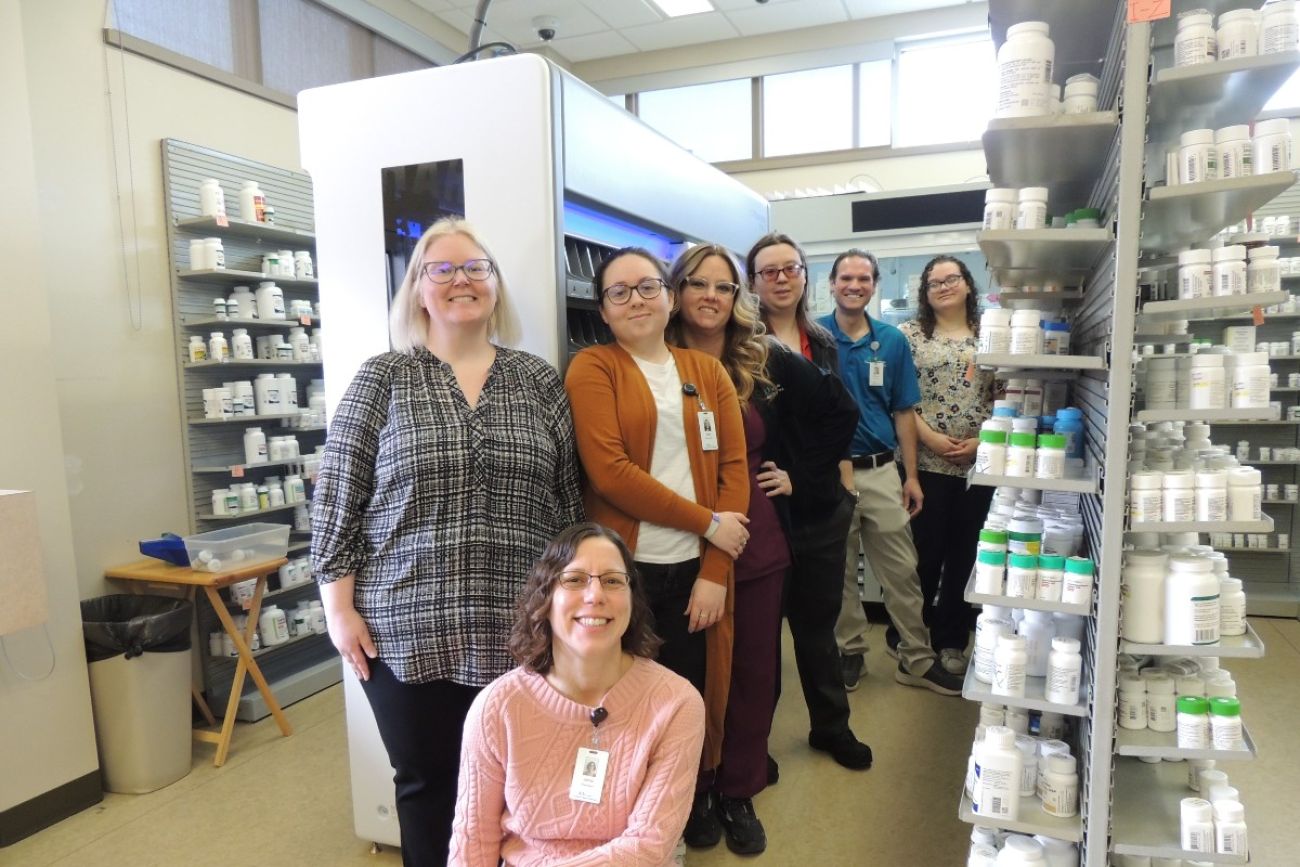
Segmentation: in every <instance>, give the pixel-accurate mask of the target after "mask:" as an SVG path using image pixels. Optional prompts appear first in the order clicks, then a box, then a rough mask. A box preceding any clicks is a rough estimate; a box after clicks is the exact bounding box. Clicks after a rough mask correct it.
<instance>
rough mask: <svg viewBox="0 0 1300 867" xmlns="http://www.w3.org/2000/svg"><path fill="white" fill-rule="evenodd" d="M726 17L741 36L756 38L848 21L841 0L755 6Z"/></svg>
mask: <svg viewBox="0 0 1300 867" xmlns="http://www.w3.org/2000/svg"><path fill="white" fill-rule="evenodd" d="M726 16H727V19H728V20H730V21H731V23H732V24H733V25H735V27H736V29H737V30H739V31H740V34H741V35H742V36H758V35H760V34H763V33H775V32H777V31H780V30H797V29H799V28H800V27H816V26H818V25H819V24H835V23H838V22H841V21H847V20H849V16H848V13H846V12H845V11H844V4H843V3H842V2H840V0H803V2H800V3H783V4H780V5H776V4H766V5H762V6H760V5H758V4H756V3H755V4H752V5H751V6H749V7H747V8H745V9H738V10H736V11H735V12H728V13H726Z"/></svg>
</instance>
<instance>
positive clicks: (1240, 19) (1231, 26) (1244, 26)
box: [1214, 9, 1259, 60]
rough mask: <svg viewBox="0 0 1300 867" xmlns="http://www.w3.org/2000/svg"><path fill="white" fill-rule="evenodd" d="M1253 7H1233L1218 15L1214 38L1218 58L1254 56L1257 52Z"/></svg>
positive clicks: (1257, 32) (1255, 22) (1257, 38)
mask: <svg viewBox="0 0 1300 867" xmlns="http://www.w3.org/2000/svg"><path fill="white" fill-rule="evenodd" d="M1258 14H1259V13H1258V12H1256V11H1255V10H1254V9H1233V10H1231V11H1229V12H1224V13H1223V14H1222V15H1220V16H1219V28H1218V30H1216V31H1215V34H1214V38H1215V41H1216V42H1218V44H1219V59H1220V60H1231V59H1232V58H1234V57H1254V56H1255V55H1257V54H1259V30H1258V23H1257V20H1256V17H1255V16H1257V15H1258Z"/></svg>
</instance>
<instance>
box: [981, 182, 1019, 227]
mask: <svg viewBox="0 0 1300 867" xmlns="http://www.w3.org/2000/svg"><path fill="white" fill-rule="evenodd" d="M1017 198H1018V194H1017V192H1016V190H1014V189H1007V188H1005V187H993V188H992V189H989V190H985V191H984V228H985V229H989V230H1001V229H1010V228H1012V227H1014V226H1015V224H1016V201H1017Z"/></svg>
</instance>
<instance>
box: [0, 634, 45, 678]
mask: <svg viewBox="0 0 1300 867" xmlns="http://www.w3.org/2000/svg"><path fill="white" fill-rule="evenodd" d="M41 635H43V636H45V647H46V649H48V650H49V652H50V667H49V669H48V670H47V671H46V672H45V673H44V674H41V675H37V676H36V677H31V676H29V675H26V674H23V672H22V669H20V668H19V667H18V666H16V665H14V661H13V660H12V659H11V658H10V657H9V645H8V644H6V643H5V637H4V636H3V635H0V656H4V658H5V662H6V663H8V664H9V667H10V668H12V669H13V670H14V674H16V675H18V679H19V680H26V681H29V682H31V683H35V682H36V681H38V680H45V679H46V678H47V677H49V676H50V675H51V674H54V660H55V656H54V642H53V641H51V640H50V627H49V626H48V625H47V624H41Z"/></svg>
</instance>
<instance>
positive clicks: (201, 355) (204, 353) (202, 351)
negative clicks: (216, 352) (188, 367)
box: [188, 334, 208, 364]
mask: <svg viewBox="0 0 1300 867" xmlns="http://www.w3.org/2000/svg"><path fill="white" fill-rule="evenodd" d="M188 349H189V355H190V363H191V364H198V363H199V362H201V361H207V360H208V347H207V344H205V343H204V342H203V338H202V337H199V336H198V335H197V334H195V335H192V336H191V337H190V345H189V347H188Z"/></svg>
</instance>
